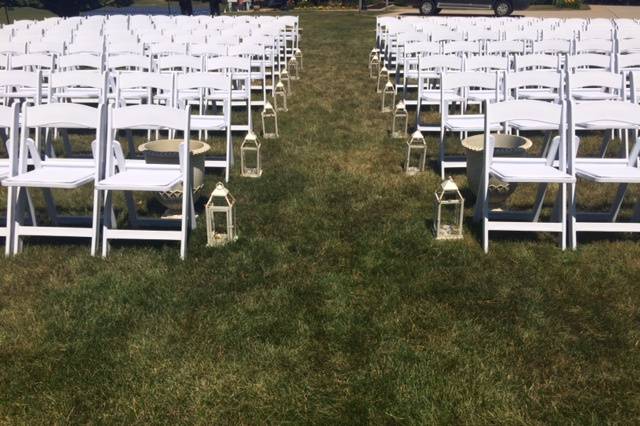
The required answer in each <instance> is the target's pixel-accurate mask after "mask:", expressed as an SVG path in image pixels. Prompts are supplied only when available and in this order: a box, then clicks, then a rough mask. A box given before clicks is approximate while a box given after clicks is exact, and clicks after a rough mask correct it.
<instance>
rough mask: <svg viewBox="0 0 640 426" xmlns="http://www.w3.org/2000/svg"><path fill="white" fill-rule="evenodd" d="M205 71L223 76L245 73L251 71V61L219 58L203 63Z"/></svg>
mask: <svg viewBox="0 0 640 426" xmlns="http://www.w3.org/2000/svg"><path fill="white" fill-rule="evenodd" d="M205 71H207V72H221V73H224V74H231V73H233V74H236V73H247V72H249V71H251V59H250V58H240V57H237V56H220V57H216V58H208V59H207V60H206V61H205Z"/></svg>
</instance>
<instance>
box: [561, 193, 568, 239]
mask: <svg viewBox="0 0 640 426" xmlns="http://www.w3.org/2000/svg"><path fill="white" fill-rule="evenodd" d="M560 191H561V193H562V195H561V200H560V217H561V219H560V220H561V221H562V233H561V235H560V247H561V248H562V251H564V250H566V248H567V184H566V183H562V184H560Z"/></svg>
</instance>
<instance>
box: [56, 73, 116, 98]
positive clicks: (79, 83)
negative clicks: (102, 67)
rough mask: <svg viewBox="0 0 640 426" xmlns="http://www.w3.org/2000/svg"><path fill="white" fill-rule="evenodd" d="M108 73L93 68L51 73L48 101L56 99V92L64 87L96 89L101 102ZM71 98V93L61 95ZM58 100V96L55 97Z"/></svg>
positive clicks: (105, 89)
mask: <svg viewBox="0 0 640 426" xmlns="http://www.w3.org/2000/svg"><path fill="white" fill-rule="evenodd" d="M107 84H108V75H107V73H106V72H101V71H94V70H79V71H60V72H53V73H51V77H50V78H49V86H50V88H51V96H50V102H51V101H53V100H55V99H56V96H55V95H57V94H58V93H64V91H65V90H66V89H70V88H80V89H96V90H97V97H98V102H99V103H100V102H103V101H104V100H105V98H106V95H107ZM63 97H64V98H67V99H72V98H73V96H71V94H70V93H69V94H66V95H64V96H63ZM57 99H58V100H60V98H57Z"/></svg>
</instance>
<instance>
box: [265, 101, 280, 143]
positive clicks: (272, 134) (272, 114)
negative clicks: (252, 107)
mask: <svg viewBox="0 0 640 426" xmlns="http://www.w3.org/2000/svg"><path fill="white" fill-rule="evenodd" d="M272 120H273V121H272ZM278 136H279V135H278V114H277V113H276V109H275V108H274V107H273V105H271V102H268V101H267V103H266V104H265V105H264V109H263V110H262V137H263V138H265V139H276V138H277V137H278Z"/></svg>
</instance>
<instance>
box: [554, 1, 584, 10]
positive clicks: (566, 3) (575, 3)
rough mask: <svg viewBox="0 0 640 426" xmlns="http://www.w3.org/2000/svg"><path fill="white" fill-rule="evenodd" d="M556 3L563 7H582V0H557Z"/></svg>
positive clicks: (557, 5)
mask: <svg viewBox="0 0 640 426" xmlns="http://www.w3.org/2000/svg"><path fill="white" fill-rule="evenodd" d="M555 5H556V7H559V8H562V9H581V8H582V0H556V1H555Z"/></svg>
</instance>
